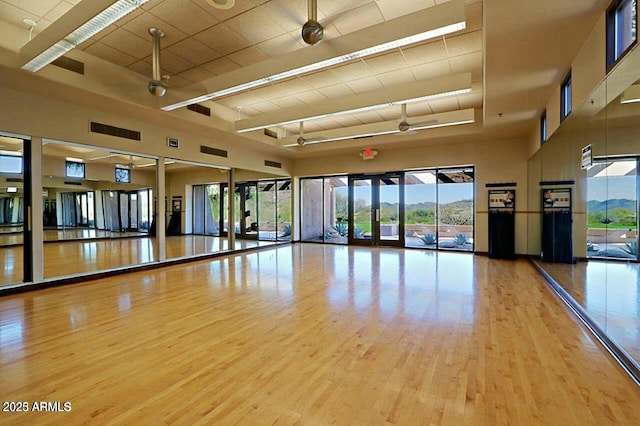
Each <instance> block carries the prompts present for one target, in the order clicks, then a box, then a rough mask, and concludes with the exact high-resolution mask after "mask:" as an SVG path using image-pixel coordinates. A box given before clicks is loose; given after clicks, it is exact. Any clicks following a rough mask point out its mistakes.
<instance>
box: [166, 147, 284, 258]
mask: <svg viewBox="0 0 640 426" xmlns="http://www.w3.org/2000/svg"><path fill="white" fill-rule="evenodd" d="M165 170H166V173H165V181H166V195H167V200H166V203H165V204H166V207H165V208H166V215H167V218H166V220H167V242H166V252H167V258H180V257H185V256H194V255H204V254H210V253H215V252H220V251H225V250H229V246H228V235H229V234H228V233H229V232H230V231H231V232H234V233H235V237H236V241H235V245H234V247H233V248H234V249H238V250H239V249H245V248H250V247H257V246H262V245H266V244H273V243H274V242H279V241H290V240H291V180H290V179H288V178H282V177H276V176H272V175H269V174H265V173H256V172H251V171H247V170H236V173H235V177H236V184H235V190H234V196H233V203H234V207H235V208H234V218H233V221H230V220H229V217H228V209H229V188H228V177H227V171H226V170H224V169H220V168H215V167H212V166H209V165H198V164H193V163H186V162H181V161H178V160H173V159H166V160H165Z"/></svg>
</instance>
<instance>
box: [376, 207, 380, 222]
mask: <svg viewBox="0 0 640 426" xmlns="http://www.w3.org/2000/svg"><path fill="white" fill-rule="evenodd" d="M376 222H380V209H376Z"/></svg>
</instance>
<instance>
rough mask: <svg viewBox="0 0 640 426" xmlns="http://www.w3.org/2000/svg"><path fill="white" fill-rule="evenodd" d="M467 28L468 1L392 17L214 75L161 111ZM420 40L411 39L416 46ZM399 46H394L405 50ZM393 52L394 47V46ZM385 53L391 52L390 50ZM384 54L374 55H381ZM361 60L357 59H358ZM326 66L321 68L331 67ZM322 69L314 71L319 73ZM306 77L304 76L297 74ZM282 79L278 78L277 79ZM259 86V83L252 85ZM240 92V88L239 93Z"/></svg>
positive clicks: (456, 0)
mask: <svg viewBox="0 0 640 426" xmlns="http://www.w3.org/2000/svg"><path fill="white" fill-rule="evenodd" d="M464 28H465V4H464V0H451V1H449V2H446V3H442V4H439V5H436V6H433V7H429V8H426V9H423V10H421V11H418V12H416V13H412V14H409V15H405V16H402V17H399V18H396V19H392V20H390V21H387V22H383V23H381V24H377V25H373V26H370V27H367V28H364V29H362V30H359V31H354V32H353V33H350V34H347V35H344V36H342V37H338V38H335V39H332V40H327V41H324V42H322V43H319V44H317V45H315V46H312V47H305V48H302V49H298V50H296V51H293V52H290V53H287V54H284V55H281V56H279V57H275V58H270V59H266V60H264V61H261V62H258V63H256V64H253V65H250V66H247V67H244V68H241V69H239V70H236V71H233V72H229V73H225V74H222V75H219V76H216V77H212V78H210V79H208V80H205V81H203V82H200V83H196V84H193V85H191V86H187V87H185V88H184V89H183V90H181V91H178V90H174V91H172V92H171V93H169V94H168V97H167V98H166V101H167V104H166V105H165V106H163V107H162V109H163V110H165V111H171V110H174V109H177V108H180V107H183V106H186V105H189V104H192V103H197V102H202V101H206V100H210V99H214V98H218V97H222V96H226V95H229V94H232V93H240V92H241V91H243V90H249V89H250V88H255V87H260V86H261V85H266V84H270V83H272V82H274V81H281V80H284V79H286V78H290V77H282V78H281V80H276V79H274V78H276V76H282V75H285V74H286V75H288V74H287V73H289V72H291V71H292V70H305V71H304V73H308V72H313V71H314V70H313V67H314V66H316V65H317V64H319V63H325V62H331V61H333V60H334V59H336V58H339V57H342V56H345V55H347V56H349V57H351V55H352V54H354V53H356V52H360V51H362V50H365V49H370V48H373V47H376V46H385V45H386V46H387V47H388V46H390V45H395V44H394V43H395V42H396V41H399V40H404V39H407V38H408V37H412V36H416V35H424V37H427V38H423V39H422V40H426V39H429V38H433V37H438V36H440V35H443V34H445V33H450V32H454V31H458V30H462V29H464ZM418 41H420V40H415V41H412V43H416V42H418ZM400 46H401V45H400V44H398V45H397V46H395V47H400ZM390 48H392V47H390ZM386 50H389V48H387V49H386ZM382 51H384V50H379V51H376V52H373V53H371V54H375V53H380V52H382ZM353 58H354V59H355V58H357V56H353ZM329 66H330V65H326V66H323V67H322V68H321V69H324V68H328V67H329ZM317 70H318V69H315V71H317ZM297 75H302V74H297ZM277 78H279V77H277ZM254 82H260V83H259V84H257V85H253V84H254ZM235 88H241V90H240V89H239V90H238V91H236V92H233V91H232V90H235Z"/></svg>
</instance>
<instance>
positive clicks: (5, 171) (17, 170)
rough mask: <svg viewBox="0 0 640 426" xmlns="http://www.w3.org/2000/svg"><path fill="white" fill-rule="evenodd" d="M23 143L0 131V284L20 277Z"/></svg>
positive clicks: (22, 215) (21, 267)
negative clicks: (0, 264) (0, 133)
mask: <svg viewBox="0 0 640 426" xmlns="http://www.w3.org/2000/svg"><path fill="white" fill-rule="evenodd" d="M23 144H24V143H23V141H22V139H16V138H11V137H5V136H1V135H0V258H1V259H2V272H1V274H0V286H2V285H7V284H17V283H20V282H22V281H23V267H24V263H23V259H24V256H23V252H24V248H23V231H24V191H23V181H24V179H23V178H24V175H23V172H24V164H23V157H22V153H23Z"/></svg>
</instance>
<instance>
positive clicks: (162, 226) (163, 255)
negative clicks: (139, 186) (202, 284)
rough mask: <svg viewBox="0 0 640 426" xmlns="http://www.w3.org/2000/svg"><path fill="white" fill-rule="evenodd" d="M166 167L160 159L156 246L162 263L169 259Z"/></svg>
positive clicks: (157, 168) (157, 176)
mask: <svg viewBox="0 0 640 426" xmlns="http://www.w3.org/2000/svg"><path fill="white" fill-rule="evenodd" d="M165 183H166V180H165V167H164V157H159V158H158V167H156V200H157V204H156V210H155V214H156V217H157V220H156V244H157V245H158V250H157V253H158V260H159V261H160V262H162V261H163V260H166V259H167V238H166V231H167V219H166V218H167V212H166V209H165V202H164V199H165V197H166V188H165Z"/></svg>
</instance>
